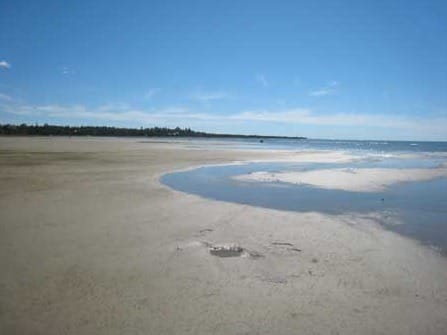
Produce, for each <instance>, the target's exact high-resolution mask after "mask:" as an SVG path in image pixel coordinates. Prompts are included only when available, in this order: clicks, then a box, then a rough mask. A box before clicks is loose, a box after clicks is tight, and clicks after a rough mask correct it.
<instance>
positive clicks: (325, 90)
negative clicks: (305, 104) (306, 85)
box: [309, 80, 339, 97]
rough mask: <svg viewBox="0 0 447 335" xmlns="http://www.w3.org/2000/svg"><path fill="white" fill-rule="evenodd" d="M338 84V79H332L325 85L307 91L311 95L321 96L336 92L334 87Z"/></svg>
mask: <svg viewBox="0 0 447 335" xmlns="http://www.w3.org/2000/svg"><path fill="white" fill-rule="evenodd" d="M338 85H339V83H338V81H335V80H332V81H330V82H328V83H327V84H326V86H324V87H322V88H320V89H317V90H313V91H310V92H309V95H310V96H311V97H323V96H326V95H330V94H333V93H335V92H336V87H337V86H338Z"/></svg>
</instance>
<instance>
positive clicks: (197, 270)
mask: <svg viewBox="0 0 447 335" xmlns="http://www.w3.org/2000/svg"><path fill="white" fill-rule="evenodd" d="M309 155H310V156H312V155H315V157H316V158H317V157H319V156H320V157H321V155H324V154H312V153H306V154H299V153H293V154H292V153H286V152H282V153H272V152H254V151H251V152H242V151H235V150H233V151H226V150H203V148H202V149H200V150H193V149H186V148H185V147H184V146H182V145H181V144H175V143H138V140H135V139H96V138H83V139H78V138H72V139H68V138H0V166H1V170H0V232H1V234H0V273H1V275H0V334H45V335H48V334H356V335H357V334H443V335H444V334H446V333H447V261H446V259H445V258H443V257H441V256H439V255H438V254H436V253H435V252H434V251H432V250H430V249H428V248H425V247H422V246H420V245H418V244H417V243H416V242H413V241H411V240H408V239H406V238H403V237H401V236H398V235H396V234H394V233H391V232H388V231H385V230H383V229H381V228H380V227H378V226H377V225H375V224H374V222H372V221H369V220H368V219H366V218H363V217H359V216H357V215H353V214H352V215H349V214H346V215H344V216H327V215H322V214H318V213H307V214H300V213H293V212H282V211H276V210H268V209H263V208H256V207H250V206H242V205H237V204H231V203H223V202H216V201H211V200H206V199H202V198H199V197H197V196H193V195H186V194H182V193H178V192H174V191H171V190H169V189H168V188H166V187H164V186H162V185H160V183H159V182H158V178H159V176H160V174H162V173H163V172H165V171H170V170H174V169H183V168H186V167H188V166H192V165H199V164H212V163H223V162H232V161H239V160H251V159H256V160H262V159H275V160H277V159H290V157H294V159H298V160H299V159H301V158H302V159H310V158H309V157H310V156H309ZM228 246H230V247H228ZM239 247H242V248H243V251H242V250H241V249H238V248H239ZM210 248H212V249H213V250H215V251H216V255H218V252H220V251H221V250H229V251H231V252H233V253H236V254H237V255H236V256H237V257H218V256H216V255H212V254H211V253H210V252H209V249H210ZM300 250H301V251H300Z"/></svg>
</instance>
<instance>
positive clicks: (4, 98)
mask: <svg viewBox="0 0 447 335" xmlns="http://www.w3.org/2000/svg"><path fill="white" fill-rule="evenodd" d="M0 100H6V101H12V97H11V96H9V95H7V94H4V93H0Z"/></svg>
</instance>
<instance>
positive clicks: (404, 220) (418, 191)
mask: <svg viewBox="0 0 447 335" xmlns="http://www.w3.org/2000/svg"><path fill="white" fill-rule="evenodd" d="M442 163H443V160H442V159H441V158H425V159H397V158H387V159H381V160H377V159H374V160H371V159H369V158H365V159H360V160H357V161H355V162H351V163H343V164H335V163H249V164H243V165H225V166H207V167H201V168H197V169H193V170H189V171H183V172H176V173H169V174H166V175H164V176H162V178H161V182H162V183H164V184H165V185H167V186H169V187H171V188H173V189H175V190H179V191H182V192H186V193H192V194H196V195H199V196H202V197H205V198H209V199H215V200H221V201H228V202H235V203H239V204H246V205H252V206H259V207H265V208H272V209H280V210H288V211H298V212H322V213H326V214H332V215H337V214H345V213H359V214H366V213H368V214H370V213H378V214H379V215H377V216H375V217H377V218H378V219H377V221H378V222H379V223H380V224H381V225H383V226H384V227H386V228H387V229H389V230H392V231H395V232H397V233H400V234H403V235H405V236H409V237H412V238H414V239H417V240H419V241H421V242H422V243H424V244H429V245H432V246H435V247H437V248H439V249H440V250H441V252H443V253H445V254H447V178H437V179H433V180H429V181H419V182H406V183H398V184H395V185H393V186H392V187H389V188H387V189H386V190H385V191H383V192H368V193H366V192H352V191H343V190H335V189H323V188H318V187H313V186H309V185H302V184H301V185H296V184H288V183H282V182H244V181H239V180H235V179H234V178H233V177H235V176H239V175H244V174H249V173H253V172H257V171H266V172H279V171H304V170H316V169H317V170H318V169H328V168H348V167H351V168H375V167H381V168H409V169H411V168H436V167H438V166H439V165H440V164H442Z"/></svg>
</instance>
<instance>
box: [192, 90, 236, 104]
mask: <svg viewBox="0 0 447 335" xmlns="http://www.w3.org/2000/svg"><path fill="white" fill-rule="evenodd" d="M190 98H191V99H192V100H196V101H199V102H210V101H213V100H222V99H228V98H230V95H229V94H228V93H226V92H223V91H216V92H197V93H194V94H192V95H191V96H190Z"/></svg>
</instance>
